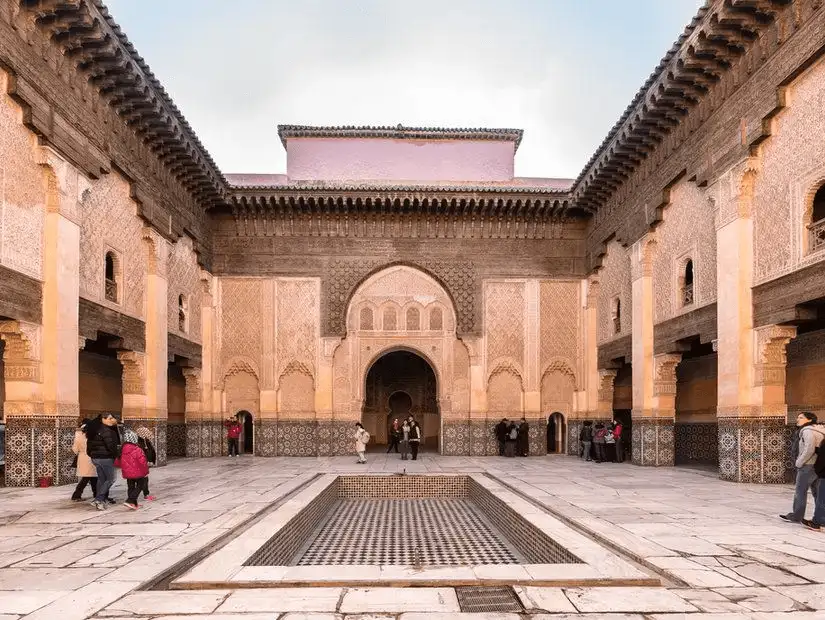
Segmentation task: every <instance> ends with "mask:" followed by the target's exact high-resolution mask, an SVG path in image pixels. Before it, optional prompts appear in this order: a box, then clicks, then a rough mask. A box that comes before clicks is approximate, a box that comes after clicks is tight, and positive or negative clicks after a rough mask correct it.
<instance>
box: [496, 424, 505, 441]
mask: <svg viewBox="0 0 825 620" xmlns="http://www.w3.org/2000/svg"><path fill="white" fill-rule="evenodd" d="M496 439H498V440H499V441H506V439H507V422H499V423H498V424H496Z"/></svg>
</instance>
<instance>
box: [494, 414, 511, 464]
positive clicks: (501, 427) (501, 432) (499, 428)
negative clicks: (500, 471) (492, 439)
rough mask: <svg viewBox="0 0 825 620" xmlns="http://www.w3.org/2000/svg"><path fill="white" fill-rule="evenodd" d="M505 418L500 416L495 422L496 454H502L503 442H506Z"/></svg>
mask: <svg viewBox="0 0 825 620" xmlns="http://www.w3.org/2000/svg"><path fill="white" fill-rule="evenodd" d="M507 426H508V424H507V418H501V422H499V423H498V424H496V427H495V431H494V432H495V434H496V441H498V455H499V456H504V444H505V443H506V442H507V430H508V428H507Z"/></svg>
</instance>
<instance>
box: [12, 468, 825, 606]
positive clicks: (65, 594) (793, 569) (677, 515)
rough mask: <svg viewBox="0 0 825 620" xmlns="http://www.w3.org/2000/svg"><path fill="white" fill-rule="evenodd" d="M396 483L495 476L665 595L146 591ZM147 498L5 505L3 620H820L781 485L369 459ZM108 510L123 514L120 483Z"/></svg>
mask: <svg viewBox="0 0 825 620" xmlns="http://www.w3.org/2000/svg"><path fill="white" fill-rule="evenodd" d="M402 470H406V472H407V473H428V472H430V473H436V472H451V473H469V472H486V473H487V474H489V475H491V476H493V477H495V478H496V479H497V480H498V481H499V482H503V483H506V484H507V485H509V486H510V487H511V488H512V489H515V490H517V491H518V492H520V493H521V494H522V497H525V498H528V499H529V500H530V501H531V502H532V503H534V504H539V505H541V506H543V507H544V508H546V509H547V510H548V511H549V512H551V513H552V514H554V515H555V516H557V517H559V518H561V519H562V520H564V521H565V522H566V523H567V524H569V525H572V526H573V527H575V528H576V529H577V530H578V531H579V532H581V533H584V534H585V535H586V536H588V537H591V538H592V539H593V540H595V541H597V542H599V543H600V544H605V545H608V546H610V547H612V548H613V549H615V550H618V551H619V552H620V553H621V554H623V555H624V557H625V558H627V559H630V560H631V561H633V562H634V563H635V564H636V565H637V566H639V567H641V568H643V569H644V570H646V571H648V572H651V573H652V574H656V575H658V576H660V577H661V579H662V583H663V584H664V585H663V586H658V587H653V586H650V587H587V588H583V587H569V588H567V587H564V588H553V587H536V586H528V585H516V586H515V591H516V594H517V595H518V597H519V599H520V601H521V604H522V605H523V606H524V608H525V613H524V614H522V615H521V616H519V615H516V614H505V613H491V614H473V615H469V614H461V613H460V608H459V605H458V599H457V596H456V592H455V590H454V589H453V588H445V587H421V588H410V587H407V588H394V587H359V588H344V587H324V586H323V582H322V580H321V581H320V582H319V584H318V587H313V588H289V587H286V588H277V589H265V588H263V589H237V590H233V589H210V590H180V591H179V590H169V589H165V588H164V587H163V582H160V583H159V584H157V585H155V587H152V588H148V589H147V586H148V585H152V584H155V582H157V581H158V579H159V577H161V576H163V575H164V574H165V573H166V572H168V571H169V570H170V569H172V568H174V567H177V566H180V565H181V563H185V562H187V558H190V557H193V556H194V554H197V553H199V552H201V551H202V550H204V549H207V548H210V547H211V546H212V545H214V544H215V543H216V541H221V540H223V539H226V538H233V537H234V536H235V530H236V528H238V526H240V525H241V524H244V523H245V522H247V521H249V520H250V519H251V518H254V517H255V516H256V515H259V514H262V513H263V511H265V510H266V509H267V507H269V506H271V505H272V504H273V502H278V501H279V500H283V499H284V498H285V497H287V496H288V495H289V494H290V493H292V492H294V491H295V489H297V488H300V486H301V485H303V484H304V483H305V482H307V481H308V480H310V479H311V478H312V477H313V476H314V475H315V474H316V473H324V474H330V473H333V474H335V473H356V472H360V473H372V474H374V473H381V472H400V471H402ZM151 486H152V492H153V493H154V494H155V495H157V497H158V499H157V501H155V502H152V503H148V504H143V505H142V506H141V509H140V510H138V511H129V510H127V509H126V508H124V507H123V506H120V505H118V506H113V507H111V508H110V509H109V510H107V511H106V512H103V513H100V512H97V511H95V510H94V509H92V508H91V507H90V506H88V505H87V504H86V503H85V502H84V503H73V502H71V501H70V500H69V495H70V494H71V488H70V487H58V488H49V489H9V488H5V489H0V620H19V619H22V618H25V619H27V620H30V619H31V620H82V619H85V618H95V619H97V618H101V619H102V618H109V619H113V618H114V619H118V620H124V619H126V618H130V619H134V618H152V619H155V620H158V619H163V620H196V619H197V620H206V619H222V620H241V619H243V620H275V619H276V618H277V619H279V620H299V619H301V620H332V619H336V620H341V619H344V618H345V619H355V618H358V619H359V620H368V619H369V620H377V619H389V618H400V619H401V620H417V619H419V618H433V619H435V618H455V619H456V620H458V619H460V618H465V617H466V618H468V619H473V620H487V618H489V619H490V620H492V619H494V618H495V619H496V620H500V619H503V620H513V619H515V618H518V617H530V618H577V619H581V620H586V619H590V618H592V619H595V618H607V619H611V618H612V619H614V620H631V619H633V620H642V619H648V620H650V619H653V620H665V619H674V620H676V619H678V618H690V619H691V620H716V619H719V620H724V619H730V620H739V619H745V618H750V619H759V620H773V619H777V620H778V619H787V620H795V619H797V618H798V619H803V618H804V619H810V620H814V619H817V620H822V619H823V618H825V544H823V543H825V536H823V534H821V533H817V532H811V531H809V530H806V529H804V528H802V527H801V526H798V525H792V524H787V523H784V522H782V521H780V520H779V519H778V518H777V515H778V514H779V513H781V512H787V510H788V509H789V507H790V501H791V496H792V489H791V487H789V486H786V485H782V486H758V485H737V484H732V483H727V482H721V481H719V480H717V479H716V478H715V477H714V475H713V473H712V472H708V471H702V470H690V469H682V468H662V469H653V468H640V467H635V466H633V465H631V464H621V465H617V464H600V465H597V464H595V463H584V462H581V461H579V460H578V459H574V458H571V457H566V456H548V457H540V458H538V457H537V458H528V459H503V458H501V459H500V458H495V457H491V458H468V457H441V456H436V455H424V456H423V457H422V458H421V459H420V460H419V461H415V462H413V461H401V460H398V458H397V457H394V456H390V457H388V456H386V455H370V459H369V462H368V464H367V465H366V466H364V465H357V464H355V459H354V458H350V457H334V458H317V459H315V458H286V457H280V458H271V459H262V458H252V457H242V458H237V459H229V458H223V459H218V458H215V459H202V460H189V459H184V460H178V461H174V462H173V463H171V464H170V465H168V466H167V467H163V468H159V469H153V470H152V475H151ZM87 493H88V491H87ZM113 496H114V497H116V498H120V499H123V498H124V496H125V483H124V482H123V481H122V480H121V481H119V482H118V483H117V485H116V487H115V489H114V492H113ZM810 508H812V507H809V510H810ZM212 557H214V558H216V560H217V561H219V560H220V552H218V553H217V554H214V555H213V556H212Z"/></svg>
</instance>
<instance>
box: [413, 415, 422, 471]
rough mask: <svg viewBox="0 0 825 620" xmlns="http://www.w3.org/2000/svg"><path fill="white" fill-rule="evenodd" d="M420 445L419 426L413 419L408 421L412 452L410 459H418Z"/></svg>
mask: <svg viewBox="0 0 825 620" xmlns="http://www.w3.org/2000/svg"><path fill="white" fill-rule="evenodd" d="M420 445H421V427H420V426H419V425H418V422H416V421H415V419H412V421H411V422H410V451H411V452H412V460H413V461H417V460H418V448H419V446H420Z"/></svg>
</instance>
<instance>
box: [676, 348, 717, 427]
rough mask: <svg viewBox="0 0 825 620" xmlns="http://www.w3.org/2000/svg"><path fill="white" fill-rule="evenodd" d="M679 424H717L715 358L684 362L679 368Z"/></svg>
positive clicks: (677, 404) (677, 408) (700, 358)
mask: <svg viewBox="0 0 825 620" xmlns="http://www.w3.org/2000/svg"><path fill="white" fill-rule="evenodd" d="M676 421H677V422H715V421H716V355H707V356H703V357H697V358H692V359H686V360H682V362H680V363H679V365H678V366H677V367H676Z"/></svg>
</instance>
